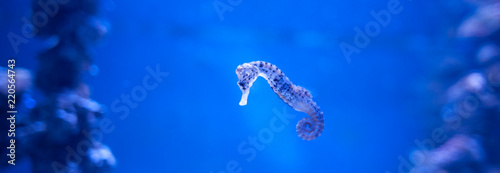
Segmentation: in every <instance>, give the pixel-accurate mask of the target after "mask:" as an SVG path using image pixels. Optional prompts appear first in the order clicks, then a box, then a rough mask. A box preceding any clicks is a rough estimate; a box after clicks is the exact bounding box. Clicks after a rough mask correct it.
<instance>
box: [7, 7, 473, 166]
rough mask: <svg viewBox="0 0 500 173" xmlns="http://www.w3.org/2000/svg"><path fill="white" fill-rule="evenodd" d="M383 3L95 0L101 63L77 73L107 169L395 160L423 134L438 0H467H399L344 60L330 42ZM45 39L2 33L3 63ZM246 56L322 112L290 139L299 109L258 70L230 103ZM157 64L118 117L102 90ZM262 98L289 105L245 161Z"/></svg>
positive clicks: (12, 24) (261, 116) (266, 110)
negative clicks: (311, 136)
mask: <svg viewBox="0 0 500 173" xmlns="http://www.w3.org/2000/svg"><path fill="white" fill-rule="evenodd" d="M388 2H389V0H377V1H367V0H364V1H361V0H353V1H326V0H320V1H285V0H277V1H263V0H243V2H242V3H241V4H239V5H238V6H236V7H234V10H233V11H232V12H226V13H225V14H224V20H223V21H220V20H219V17H218V15H217V13H216V11H215V9H214V7H213V4H212V3H213V0H204V1H199V0H198V1H160V0H152V1H111V0H105V1H104V2H103V4H104V5H103V6H102V7H101V8H102V11H103V13H102V14H103V15H102V17H103V18H104V19H106V20H107V21H108V22H109V25H110V30H109V34H108V35H107V36H106V37H105V38H104V39H103V41H101V42H99V43H98V45H97V46H96V47H94V49H92V52H91V54H92V56H93V59H94V60H93V62H94V64H95V65H96V66H97V67H98V74H97V75H95V76H92V75H87V76H86V77H85V80H86V81H87V82H88V83H89V85H90V86H91V91H92V98H93V99H94V100H96V101H98V102H100V103H101V104H103V105H105V106H106V107H107V112H106V114H105V116H106V117H108V118H110V119H111V120H112V122H113V125H114V126H115V127H116V128H115V130H114V131H112V132H111V133H109V134H105V136H104V141H103V143H105V144H107V145H109V147H110V148H111V150H112V151H113V153H114V155H115V157H116V158H117V167H116V169H115V172H119V173H134V172H205V173H208V172H211V171H213V172H214V173H218V172H219V171H225V170H226V165H227V164H228V162H230V161H231V160H234V161H236V162H238V163H239V166H240V167H241V169H242V172H318V173H319V172H325V173H326V172H380V173H382V172H385V171H390V172H396V171H397V169H398V165H399V164H400V161H399V160H398V156H400V155H401V156H403V157H405V158H408V155H409V153H410V152H411V151H412V149H414V148H416V146H415V144H414V142H413V141H414V140H415V139H420V138H424V137H426V136H428V134H427V133H424V132H426V131H425V130H426V129H428V128H429V126H430V125H429V124H432V123H429V122H426V121H425V119H426V118H427V117H431V115H428V114H429V112H427V111H426V106H428V103H426V102H427V101H429V100H430V98H432V97H433V96H432V95H431V93H430V92H429V91H428V88H427V87H428V86H425V82H426V81H427V78H428V77H429V76H431V75H432V72H433V70H435V69H433V67H434V68H435V65H434V66H433V65H432V57H433V56H435V55H434V54H435V53H436V52H440V51H446V50H447V49H449V47H446V46H442V44H441V43H446V41H447V39H448V37H447V36H446V35H443V33H445V32H443V31H444V30H446V27H447V26H448V25H452V24H456V23H458V22H459V19H460V17H463V16H464V15H465V14H464V12H463V10H453V8H448V7H450V6H451V7H454V6H465V5H464V4H463V3H457V2H455V4H454V2H441V1H431V0H425V1H413V2H408V1H401V6H403V8H404V9H403V11H402V12H401V13H400V14H397V15H393V16H392V20H391V22H390V23H389V24H388V26H387V27H382V28H381V32H380V34H378V35H377V36H376V37H373V38H372V40H371V42H370V44H369V45H368V46H367V47H366V48H363V49H361V52H360V53H359V54H353V55H352V61H351V62H350V63H348V62H347V61H346V58H345V57H344V56H343V54H342V52H341V50H340V48H339V44H340V43H341V42H349V43H351V44H352V42H353V37H354V36H355V31H354V30H353V28H354V27H356V26H357V27H361V28H364V26H365V24H366V23H368V22H369V21H372V20H374V19H373V17H372V16H371V15H370V11H371V10H375V11H379V10H382V9H386V8H387V3H388ZM29 4H30V2H29V1H28V0H23V1H19V2H10V1H9V2H5V1H2V2H1V3H0V9H1V10H2V11H3V12H2V16H1V18H0V23H1V27H0V31H1V32H0V33H2V34H4V33H8V32H17V33H20V28H21V26H22V21H21V20H20V19H21V18H22V17H23V16H29V15H30V11H29ZM462 8H466V7H462ZM450 16H454V17H450ZM43 44H44V42H43V41H41V40H39V39H31V40H30V42H29V43H28V44H26V45H21V46H20V52H19V53H17V54H16V53H14V52H13V50H12V47H11V46H10V43H9V41H8V39H6V37H5V36H2V39H0V47H1V49H2V50H1V52H2V57H1V60H2V61H0V63H3V62H5V61H4V60H6V57H12V56H13V57H16V58H17V59H18V66H20V67H26V68H28V69H34V68H35V67H36V63H37V60H36V54H37V52H39V51H40V50H43V48H44V47H43ZM255 60H262V61H267V62H270V63H273V64H275V65H277V66H278V67H279V68H280V69H282V70H283V72H284V73H285V74H286V75H287V76H288V77H289V78H290V80H291V81H292V82H293V83H295V84H297V85H300V86H303V87H304V88H306V89H308V90H310V91H311V93H312V95H313V99H314V101H315V102H317V104H318V105H319V106H320V107H321V109H322V111H323V112H324V117H325V129H324V131H323V133H322V135H321V136H320V137H318V138H317V139H315V140H313V141H304V140H302V139H301V138H299V137H298V136H297V133H296V132H295V124H296V123H297V122H298V121H299V120H300V119H301V118H302V117H306V116H307V115H306V114H304V113H301V112H296V111H295V110H293V109H292V108H290V107H288V106H287V105H286V104H285V103H283V102H282V101H281V100H280V99H279V98H278V97H277V96H276V94H275V93H273V92H272V90H271V89H270V88H269V85H268V84H267V82H266V81H265V80H263V79H261V78H259V79H258V80H257V81H256V82H255V84H254V86H253V87H252V89H251V92H250V96H249V99H248V105H246V106H244V107H241V106H239V105H238V102H239V99H240V97H241V91H240V90H239V88H238V86H237V84H236V82H237V77H236V74H235V69H236V67H237V66H238V65H240V64H243V63H246V62H250V61H255ZM158 65H159V67H160V69H161V71H164V72H167V73H169V75H168V76H167V77H165V78H163V82H161V83H160V84H159V85H158V87H156V88H155V89H153V90H151V91H147V96H146V98H145V99H144V100H143V101H141V102H138V103H137V104H138V105H137V108H133V109H132V108H131V109H130V115H128V117H127V118H125V119H123V120H122V119H120V116H123V112H116V111H112V109H111V107H112V106H111V105H112V103H113V102H114V101H115V100H117V99H120V98H121V95H122V94H128V95H130V93H131V91H132V90H133V88H134V87H136V86H140V85H142V82H143V78H144V77H145V76H147V75H148V74H149V73H148V71H147V70H146V67H148V66H149V67H152V68H154V67H156V66H158ZM2 66H3V65H2ZM123 105H125V104H121V105H120V106H123ZM129 108H130V107H129ZM273 109H276V110H278V111H279V112H283V109H285V110H286V111H287V112H288V113H290V114H294V115H296V116H297V117H296V118H294V119H292V120H290V123H289V124H288V125H285V128H284V129H283V130H282V131H280V132H277V133H274V135H273V138H272V141H270V143H269V144H266V145H264V147H265V149H263V150H262V151H257V152H256V156H255V158H254V159H253V160H252V161H250V162H248V161H247V160H246V159H247V158H249V157H250V154H243V155H242V154H240V153H239V152H238V146H239V145H240V144H241V143H242V142H248V137H249V136H258V134H259V131H260V130H262V129H263V128H267V127H269V122H270V120H271V119H272V117H273V116H275V113H274V112H273ZM249 147H250V146H249V145H248V146H247V147H246V148H249ZM19 163H20V164H23V163H24V165H26V167H24V168H15V169H27V168H28V167H29V161H28V160H24V161H22V162H19ZM9 171H16V170H7V172H9ZM17 171H19V170H17ZM23 171H26V170H22V171H21V172H23Z"/></svg>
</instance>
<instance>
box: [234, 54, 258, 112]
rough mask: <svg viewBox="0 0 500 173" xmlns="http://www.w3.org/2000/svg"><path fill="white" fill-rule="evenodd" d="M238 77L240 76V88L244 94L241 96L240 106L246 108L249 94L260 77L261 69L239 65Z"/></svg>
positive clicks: (246, 64)
mask: <svg viewBox="0 0 500 173" xmlns="http://www.w3.org/2000/svg"><path fill="white" fill-rule="evenodd" d="M236 75H237V76H238V83H237V84H238V86H239V87H240V89H241V92H243V95H242V96H241V101H240V105H241V106H244V105H246V104H247V98H248V94H249V93H250V87H252V84H253V82H255V80H256V79H257V77H258V76H259V69H258V68H257V67H255V66H253V65H250V64H248V63H245V64H243V65H239V66H238V68H236Z"/></svg>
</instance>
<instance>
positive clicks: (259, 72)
mask: <svg viewBox="0 0 500 173" xmlns="http://www.w3.org/2000/svg"><path fill="white" fill-rule="evenodd" d="M236 75H237V76H238V79H239V80H238V83H237V84H238V86H239V87H240V89H241V91H242V92H243V94H242V96H241V100H240V106H244V105H246V104H247V99H248V94H249V93H250V87H252V85H253V82H255V80H256V79H257V77H259V76H261V77H263V78H265V79H266V80H267V83H269V85H271V88H272V89H273V91H274V92H275V93H276V94H277V95H278V96H279V97H280V98H281V100H283V102H285V103H287V104H288V105H289V106H290V107H292V108H293V109H295V110H296V111H299V112H304V113H306V114H307V115H309V116H310V118H302V119H301V120H300V121H299V122H298V123H297V126H296V128H297V133H298V135H299V137H301V138H302V139H304V140H308V141H310V140H313V139H316V138H317V137H318V136H319V135H321V133H322V132H323V127H324V125H325V122H324V118H323V112H322V111H321V110H320V109H319V106H318V105H316V103H315V102H314V101H313V100H312V95H311V93H310V92H309V91H308V90H306V89H305V88H302V87H300V86H297V85H294V84H293V83H292V82H291V81H290V79H288V77H286V76H285V74H284V73H283V72H282V71H281V70H280V69H279V68H278V67H276V65H273V64H271V63H268V62H264V61H253V62H249V63H244V64H242V65H239V66H238V67H237V68H236Z"/></svg>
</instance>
